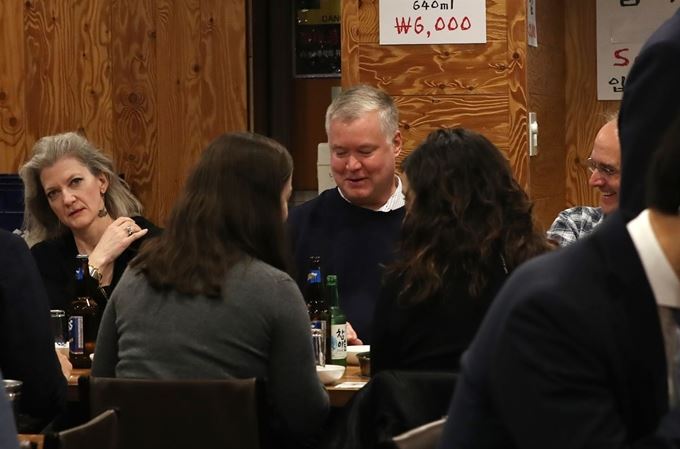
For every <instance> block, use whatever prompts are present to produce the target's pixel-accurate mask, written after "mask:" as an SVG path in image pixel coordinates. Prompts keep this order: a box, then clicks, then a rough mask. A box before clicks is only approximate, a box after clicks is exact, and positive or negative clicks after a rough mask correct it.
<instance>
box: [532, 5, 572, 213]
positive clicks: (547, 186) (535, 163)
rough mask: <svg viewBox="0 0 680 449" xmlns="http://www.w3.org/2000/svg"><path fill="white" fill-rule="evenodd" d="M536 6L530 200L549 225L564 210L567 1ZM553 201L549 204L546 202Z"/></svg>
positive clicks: (533, 48) (535, 211) (535, 210)
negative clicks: (535, 148) (534, 137)
mask: <svg viewBox="0 0 680 449" xmlns="http://www.w3.org/2000/svg"><path fill="white" fill-rule="evenodd" d="M545 6H546V5H544V4H539V5H537V27H538V33H539V34H538V41H539V46H538V48H535V47H528V52H527V61H528V67H529V69H528V71H527V91H528V98H527V100H528V108H529V111H533V112H536V115H537V120H538V130H539V131H538V155H537V156H532V157H530V158H529V179H530V181H531V187H530V190H531V197H532V199H533V200H534V201H535V202H537V204H539V205H540V207H536V208H535V209H534V214H535V216H536V218H537V220H538V221H539V222H540V223H542V224H543V225H544V226H549V225H550V224H551V223H552V221H553V219H554V218H555V211H560V210H562V209H564V208H565V182H566V181H565V163H564V158H565V155H566V151H565V139H564V132H565V131H564V130H565V125H564V122H565V91H564V83H565V71H566V67H565V62H564V23H563V19H562V18H563V16H564V2H563V1H562V0H554V1H553V2H552V3H551V5H550V8H547V7H545ZM548 198H549V199H550V203H549V204H548V203H546V202H545V201H544V200H545V199H548Z"/></svg>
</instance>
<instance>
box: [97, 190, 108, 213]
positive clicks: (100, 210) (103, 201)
mask: <svg viewBox="0 0 680 449" xmlns="http://www.w3.org/2000/svg"><path fill="white" fill-rule="evenodd" d="M101 196H102V208H101V209H99V211H98V212H97V216H98V217H99V218H101V217H106V216H107V215H108V214H109V211H107V210H106V201H105V200H104V192H101Z"/></svg>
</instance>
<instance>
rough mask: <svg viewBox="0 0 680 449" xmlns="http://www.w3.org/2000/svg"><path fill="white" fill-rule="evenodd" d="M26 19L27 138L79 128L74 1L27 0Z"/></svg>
mask: <svg viewBox="0 0 680 449" xmlns="http://www.w3.org/2000/svg"><path fill="white" fill-rule="evenodd" d="M25 19H26V22H25V27H26V28H25V34H26V58H27V60H28V61H27V62H28V67H27V69H28V70H27V77H28V80H27V83H26V106H27V108H26V115H27V130H28V134H29V136H30V140H31V141H32V142H33V141H35V140H36V139H37V138H39V137H42V136H45V135H49V134H54V133H57V132H63V131H68V130H76V129H82V122H83V121H82V119H81V118H82V111H81V109H80V106H81V101H80V96H79V93H80V92H79V89H78V84H79V80H78V70H77V66H78V63H77V62H76V58H78V57H79V56H78V55H79V48H78V45H77V42H78V33H79V26H78V24H77V18H76V17H75V15H74V8H73V4H72V3H70V2H64V1H60V0H44V1H27V2H26V10H25ZM15 63H19V61H15ZM32 142H31V143H32ZM100 144H101V143H100Z"/></svg>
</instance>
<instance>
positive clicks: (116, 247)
mask: <svg viewBox="0 0 680 449" xmlns="http://www.w3.org/2000/svg"><path fill="white" fill-rule="evenodd" d="M147 232H149V230H148V229H142V228H140V227H139V226H138V225H137V223H135V221H134V220H133V219H132V218H130V217H118V218H116V219H115V220H114V221H113V223H111V224H110V225H109V226H108V227H107V228H106V231H104V234H103V235H102V236H101V238H100V239H99V243H97V246H95V248H94V250H92V253H91V254H90V255H89V262H90V264H91V265H92V266H95V267H97V269H99V272H100V273H101V274H102V280H101V282H100V284H101V285H109V284H110V283H111V279H112V277H113V262H114V261H115V260H116V258H117V257H118V256H120V255H121V253H122V252H123V251H125V250H126V249H127V248H128V247H129V246H130V244H132V242H134V241H135V240H137V239H139V238H142V237H144V236H145V235H146V233H147Z"/></svg>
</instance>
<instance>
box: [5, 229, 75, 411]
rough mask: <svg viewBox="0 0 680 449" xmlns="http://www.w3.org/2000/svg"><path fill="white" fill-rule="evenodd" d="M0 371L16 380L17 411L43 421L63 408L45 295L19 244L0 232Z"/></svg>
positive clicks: (31, 262)
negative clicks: (18, 385)
mask: <svg viewBox="0 0 680 449" xmlns="http://www.w3.org/2000/svg"><path fill="white" fill-rule="evenodd" d="M0 266H2V270H0V308H1V312H0V322H1V325H0V334H1V335H2V348H3V349H2V352H1V355H0V369H1V370H2V373H3V376H4V377H5V379H16V380H21V381H22V382H23V383H24V384H23V386H22V390H21V405H20V407H21V411H22V412H23V413H26V414H28V415H31V416H33V417H35V418H40V419H44V420H49V419H51V418H53V417H54V416H55V415H56V414H57V413H58V412H59V411H60V410H61V409H62V408H63V406H64V404H65V401H66V379H65V378H64V376H63V374H62V372H61V367H60V365H59V361H58V359H57V355H56V352H55V350H54V339H53V337H52V333H51V328H50V318H49V316H50V313H49V309H50V308H49V304H48V300H47V295H46V294H45V289H44V287H43V283H42V281H41V279H40V274H39V273H38V269H37V267H36V264H35V262H34V260H33V258H32V257H31V253H30V252H29V250H28V247H27V246H26V244H25V243H24V242H23V240H21V239H19V238H18V237H15V236H13V235H10V234H8V233H6V232H4V231H2V232H1V233H0Z"/></svg>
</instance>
